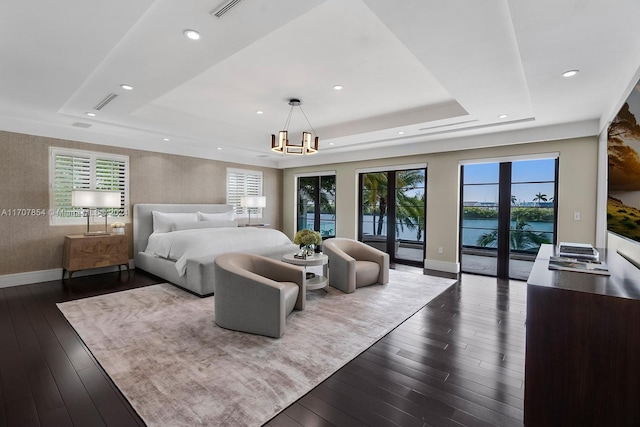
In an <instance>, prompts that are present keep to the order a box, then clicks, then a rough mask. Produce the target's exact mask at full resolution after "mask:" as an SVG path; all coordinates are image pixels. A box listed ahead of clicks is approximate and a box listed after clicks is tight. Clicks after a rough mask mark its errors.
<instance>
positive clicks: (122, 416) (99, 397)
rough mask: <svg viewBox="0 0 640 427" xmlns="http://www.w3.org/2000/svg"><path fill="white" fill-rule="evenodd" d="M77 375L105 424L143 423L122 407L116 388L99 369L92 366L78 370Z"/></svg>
mask: <svg viewBox="0 0 640 427" xmlns="http://www.w3.org/2000/svg"><path fill="white" fill-rule="evenodd" d="M78 375H79V376H80V380H81V381H82V383H83V384H84V387H85V388H86V389H87V392H88V393H89V396H91V400H92V401H93V402H95V405H96V407H97V409H98V411H99V412H100V414H101V415H102V418H103V419H104V422H105V423H106V424H107V425H111V426H122V427H127V426H141V425H144V423H143V422H142V420H141V419H140V422H138V418H137V417H134V416H133V414H132V413H131V412H130V411H128V410H127V409H126V408H125V407H123V405H122V401H121V400H120V398H119V397H118V395H117V394H116V393H117V389H114V388H115V387H112V385H111V383H110V381H109V380H107V378H106V377H105V376H104V375H103V374H102V370H101V369H99V368H98V367H97V366H93V367H90V368H87V369H83V370H81V371H79V372H78Z"/></svg>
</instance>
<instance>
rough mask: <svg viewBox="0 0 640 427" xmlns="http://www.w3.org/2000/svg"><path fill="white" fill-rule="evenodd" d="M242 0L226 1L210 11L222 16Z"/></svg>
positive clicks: (218, 16)
mask: <svg viewBox="0 0 640 427" xmlns="http://www.w3.org/2000/svg"><path fill="white" fill-rule="evenodd" d="M241 1H242V0H231V1H229V2H226V3H224V4H223V5H222V6H220V7H219V8H217V9H213V10H212V11H211V12H210V13H211V15H214V16H215V17H217V18H221V17H222V15H224V14H225V13H227V12H229V10H231V9H232V8H233V7H234V6H235V5H237V4H238V3H240V2H241Z"/></svg>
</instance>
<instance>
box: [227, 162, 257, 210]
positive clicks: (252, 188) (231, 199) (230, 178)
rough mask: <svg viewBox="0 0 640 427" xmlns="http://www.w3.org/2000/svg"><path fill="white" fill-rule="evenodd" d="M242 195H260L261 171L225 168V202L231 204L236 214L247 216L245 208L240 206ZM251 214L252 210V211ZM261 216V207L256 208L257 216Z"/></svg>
mask: <svg viewBox="0 0 640 427" xmlns="http://www.w3.org/2000/svg"><path fill="white" fill-rule="evenodd" d="M243 196H262V172H259V171H251V170H243V169H227V204H228V205H232V206H233V210H234V212H235V215H236V216H240V217H243V216H247V215H248V212H247V208H243V207H242V206H240V198H241V197H243ZM252 215H253V211H252ZM261 216H262V209H258V213H257V217H258V218H260V217H261Z"/></svg>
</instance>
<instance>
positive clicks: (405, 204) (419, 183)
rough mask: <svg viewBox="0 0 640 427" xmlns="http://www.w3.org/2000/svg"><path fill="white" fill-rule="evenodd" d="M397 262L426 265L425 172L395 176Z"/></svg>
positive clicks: (395, 251)
mask: <svg viewBox="0 0 640 427" xmlns="http://www.w3.org/2000/svg"><path fill="white" fill-rule="evenodd" d="M395 178H396V179H395V194H394V196H395V203H394V205H395V215H394V218H393V221H394V227H393V228H394V229H395V230H396V242H397V244H395V245H394V248H393V249H394V258H395V259H396V261H398V260H401V261H406V262H410V263H418V264H420V265H423V264H424V247H425V206H426V197H425V196H426V191H425V183H426V180H425V170H424V169H412V170H405V171H397V172H395Z"/></svg>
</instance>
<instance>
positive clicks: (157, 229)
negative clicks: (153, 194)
mask: <svg viewBox="0 0 640 427" xmlns="http://www.w3.org/2000/svg"><path fill="white" fill-rule="evenodd" d="M151 213H152V214H153V232H154V233H168V232H170V231H171V224H173V223H174V222H197V221H198V214H197V213H196V212H191V213H173V212H158V211H152V212H151Z"/></svg>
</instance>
